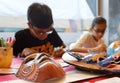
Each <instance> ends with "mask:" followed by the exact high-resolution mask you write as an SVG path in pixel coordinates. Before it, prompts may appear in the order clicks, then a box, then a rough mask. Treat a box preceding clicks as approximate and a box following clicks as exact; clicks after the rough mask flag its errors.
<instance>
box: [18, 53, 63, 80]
mask: <svg viewBox="0 0 120 83" xmlns="http://www.w3.org/2000/svg"><path fill="white" fill-rule="evenodd" d="M64 75H65V72H64V70H63V69H62V67H61V65H60V64H58V63H56V62H55V61H54V60H53V59H52V58H50V57H48V54H46V53H34V54H31V55H29V56H27V57H26V58H25V59H24V60H23V62H22V64H21V66H20V68H19V70H18V72H17V73H16V76H17V77H18V78H20V79H24V80H28V81H33V82H42V81H45V80H48V79H53V78H60V77H63V76H64Z"/></svg>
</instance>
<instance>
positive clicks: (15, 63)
mask: <svg viewBox="0 0 120 83" xmlns="http://www.w3.org/2000/svg"><path fill="white" fill-rule="evenodd" d="M56 60H57V61H58V62H61V59H56ZM21 63H22V59H20V58H13V61H12V65H11V68H19V66H20V64H21ZM60 64H61V63H60ZM62 65H64V68H63V69H64V71H65V72H66V73H68V72H71V71H77V70H76V68H75V67H74V66H71V65H66V64H64V63H62ZM65 65H66V66H65ZM88 75H89V74H88ZM73 76H75V75H73ZM77 76H78V75H77ZM112 77H120V75H116V74H114V75H113V74H110V75H104V76H95V77H94V76H93V77H91V78H87V79H82V80H81V79H80V80H78V79H77V80H76V81H74V82H72V83H85V82H86V83H95V82H97V81H101V80H104V79H108V78H112ZM74 78H75V77H74ZM76 78H78V77H76ZM70 79H71V78H70ZM12 80H19V79H18V78H17V77H16V76H15V74H7V75H5V74H4V75H2V74H1V75H0V82H1V83H2V82H5V81H12ZM6 83H7V82H6Z"/></svg>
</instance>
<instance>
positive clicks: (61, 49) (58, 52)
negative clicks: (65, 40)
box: [53, 48, 64, 57]
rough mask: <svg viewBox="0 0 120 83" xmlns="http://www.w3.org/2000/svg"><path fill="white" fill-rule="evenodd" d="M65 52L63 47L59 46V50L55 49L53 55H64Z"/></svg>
mask: <svg viewBox="0 0 120 83" xmlns="http://www.w3.org/2000/svg"><path fill="white" fill-rule="evenodd" d="M63 53H64V50H63V48H59V49H57V50H55V51H54V54H53V56H54V57H62V55H63Z"/></svg>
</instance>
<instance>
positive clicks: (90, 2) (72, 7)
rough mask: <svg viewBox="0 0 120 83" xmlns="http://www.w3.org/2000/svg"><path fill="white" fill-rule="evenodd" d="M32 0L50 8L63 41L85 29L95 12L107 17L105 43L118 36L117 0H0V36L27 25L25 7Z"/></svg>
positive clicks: (69, 40)
mask: <svg viewBox="0 0 120 83" xmlns="http://www.w3.org/2000/svg"><path fill="white" fill-rule="evenodd" d="M33 2H39V3H43V4H47V5H48V6H49V7H50V8H51V9H52V14H53V19H54V25H53V26H54V27H55V29H56V30H57V32H58V33H59V35H60V36H61V38H62V39H63V41H64V42H65V44H66V45H69V44H70V43H73V42H75V41H76V40H77V39H78V38H79V37H80V36H81V34H83V33H85V32H88V30H89V28H90V26H91V22H92V20H93V19H94V17H96V16H103V17H104V18H106V19H107V30H106V33H105V35H104V39H105V42H106V44H107V45H109V44H110V43H111V42H113V41H116V40H120V33H119V31H120V5H119V4H120V0H0V37H5V38H6V37H10V36H11V37H14V33H15V32H16V31H18V30H21V29H24V28H27V16H26V14H27V9H28V6H29V5H30V4H32V3H33Z"/></svg>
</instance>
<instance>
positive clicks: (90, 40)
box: [70, 17, 107, 53]
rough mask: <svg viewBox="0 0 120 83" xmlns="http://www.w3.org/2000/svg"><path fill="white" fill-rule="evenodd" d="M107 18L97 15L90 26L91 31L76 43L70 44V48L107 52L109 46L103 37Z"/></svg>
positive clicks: (77, 50)
mask: <svg viewBox="0 0 120 83" xmlns="http://www.w3.org/2000/svg"><path fill="white" fill-rule="evenodd" d="M106 26H107V24H106V19H105V18H103V17H96V18H95V19H94V20H93V22H92V26H91V28H90V31H89V32H88V33H86V34H83V35H82V36H81V37H80V39H79V40H78V41H76V42H75V43H74V45H72V46H70V50H71V51H74V52H82V53H88V52H90V51H92V52H106V49H107V46H106V45H105V43H104V41H103V39H102V37H103V35H104V33H105V30H106Z"/></svg>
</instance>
